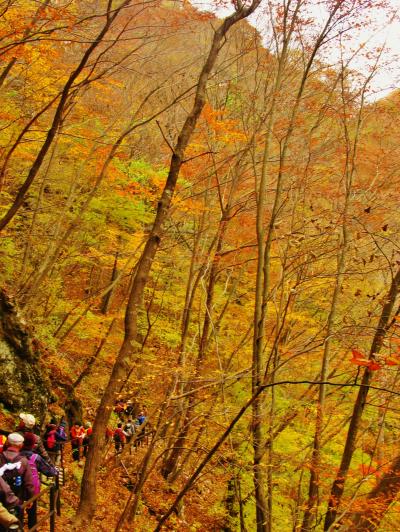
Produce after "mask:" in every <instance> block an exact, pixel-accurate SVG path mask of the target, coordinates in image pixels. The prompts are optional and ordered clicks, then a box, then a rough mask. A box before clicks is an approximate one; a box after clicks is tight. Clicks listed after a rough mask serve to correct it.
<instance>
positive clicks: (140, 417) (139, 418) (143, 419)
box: [137, 411, 146, 425]
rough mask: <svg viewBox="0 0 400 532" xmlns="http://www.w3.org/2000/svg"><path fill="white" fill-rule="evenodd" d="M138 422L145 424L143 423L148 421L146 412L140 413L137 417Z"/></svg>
mask: <svg viewBox="0 0 400 532" xmlns="http://www.w3.org/2000/svg"><path fill="white" fill-rule="evenodd" d="M137 420H138V424H139V425H143V423H144V422H145V421H146V416H145V415H144V412H143V411H142V412H140V414H139V415H138V417H137Z"/></svg>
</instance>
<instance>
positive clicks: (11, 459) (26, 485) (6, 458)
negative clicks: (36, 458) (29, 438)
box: [0, 432, 36, 501]
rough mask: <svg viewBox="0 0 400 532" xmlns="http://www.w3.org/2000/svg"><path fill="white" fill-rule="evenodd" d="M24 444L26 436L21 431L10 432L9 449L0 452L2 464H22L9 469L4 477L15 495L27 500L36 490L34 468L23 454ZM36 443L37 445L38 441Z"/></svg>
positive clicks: (8, 438) (0, 463)
mask: <svg viewBox="0 0 400 532" xmlns="http://www.w3.org/2000/svg"><path fill="white" fill-rule="evenodd" d="M33 436H34V435H33ZM23 444H24V437H23V436H22V435H21V434H20V433H19V432H12V433H11V434H9V435H8V437H7V450H6V451H3V452H2V453H1V454H0V466H3V465H6V464H9V465H12V464H16V463H19V464H20V466H19V467H18V468H13V469H7V470H6V471H5V472H4V473H3V479H4V480H5V481H6V482H7V484H8V485H9V486H10V488H11V490H12V491H13V492H14V495H16V496H17V497H18V498H19V499H20V500H25V501H27V500H28V499H30V498H31V497H33V496H34V495H35V490H34V485H33V476H32V470H31V468H30V466H29V463H28V460H27V458H26V457H25V456H22V454H21V449H22V446H23ZM34 445H36V441H35V442H34Z"/></svg>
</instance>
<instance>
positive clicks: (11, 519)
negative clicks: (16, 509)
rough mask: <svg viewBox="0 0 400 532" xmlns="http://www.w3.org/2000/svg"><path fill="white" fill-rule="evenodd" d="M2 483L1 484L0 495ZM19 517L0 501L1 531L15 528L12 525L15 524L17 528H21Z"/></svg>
mask: <svg viewBox="0 0 400 532" xmlns="http://www.w3.org/2000/svg"><path fill="white" fill-rule="evenodd" d="M1 494H2V492H1V485H0V495H1ZM19 524H20V523H19V520H18V517H17V516H16V515H14V514H12V513H10V512H9V511H8V510H7V508H6V507H5V506H3V504H2V503H1V502H0V532H6V531H8V530H14V529H13V528H12V525H14V526H15V530H21V529H20V526H19Z"/></svg>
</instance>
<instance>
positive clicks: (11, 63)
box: [0, 0, 50, 88]
mask: <svg viewBox="0 0 400 532" xmlns="http://www.w3.org/2000/svg"><path fill="white" fill-rule="evenodd" d="M49 4H50V0H44V2H42V3H41V4H40V5H39V7H38V8H37V10H36V13H35V14H34V16H33V18H32V22H31V23H30V25H29V28H27V29H26V30H25V31H24V33H23V39H26V38H27V37H29V35H30V34H31V33H32V28H33V27H34V26H35V24H36V22H37V21H38V20H39V17H40V15H41V14H42V12H43V11H44V10H45V9H46V7H47V6H48V5H49ZM16 62H17V58H16V57H12V58H11V59H10V61H9V62H8V63H7V65H6V66H5V67H4V69H3V72H2V73H1V74H0V88H1V87H2V86H3V84H4V82H5V80H6V78H7V76H8V75H9V73H10V72H11V69H12V68H13V66H14V65H15V63H16Z"/></svg>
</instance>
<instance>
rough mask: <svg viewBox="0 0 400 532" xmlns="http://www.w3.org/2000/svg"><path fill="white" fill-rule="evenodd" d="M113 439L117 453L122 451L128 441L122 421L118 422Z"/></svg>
mask: <svg viewBox="0 0 400 532" xmlns="http://www.w3.org/2000/svg"><path fill="white" fill-rule="evenodd" d="M113 439H114V444H115V452H116V453H117V454H120V453H122V451H123V450H124V446H125V443H126V434H125V432H124V431H123V429H122V423H118V425H117V428H116V429H115V430H114V436H113Z"/></svg>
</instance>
